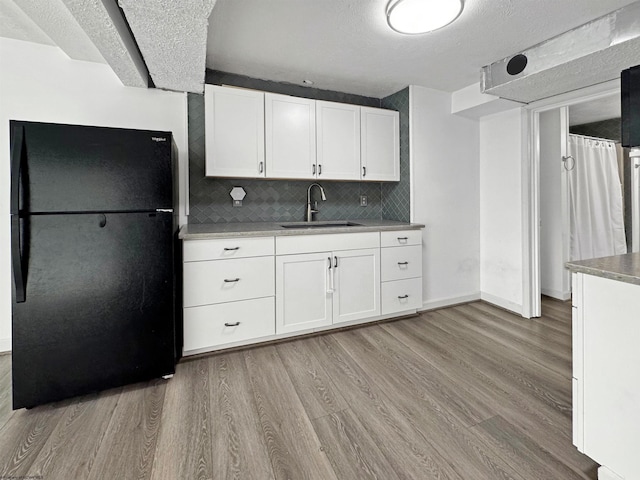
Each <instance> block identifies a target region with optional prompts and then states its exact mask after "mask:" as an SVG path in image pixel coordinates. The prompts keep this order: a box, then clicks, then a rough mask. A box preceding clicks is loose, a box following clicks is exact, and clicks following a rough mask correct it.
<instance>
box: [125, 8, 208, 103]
mask: <svg viewBox="0 0 640 480" xmlns="http://www.w3.org/2000/svg"><path fill="white" fill-rule="evenodd" d="M119 3H120V6H121V7H122V10H123V11H124V12H125V15H126V17H127V21H128V22H129V26H130V27H131V30H132V32H133V34H134V35H135V38H136V41H137V43H138V47H139V48H140V51H141V53H142V56H143V57H144V61H145V63H146V65H147V68H148V69H149V74H150V75H151V78H152V79H153V82H154V84H155V85H156V87H158V88H164V89H168V90H178V91H186V92H195V93H202V92H203V91H204V88H203V85H204V71H205V54H206V44H207V28H208V19H209V15H210V14H211V10H212V9H213V6H214V4H215V0H181V1H179V2H176V1H174V0H120V2H119Z"/></svg>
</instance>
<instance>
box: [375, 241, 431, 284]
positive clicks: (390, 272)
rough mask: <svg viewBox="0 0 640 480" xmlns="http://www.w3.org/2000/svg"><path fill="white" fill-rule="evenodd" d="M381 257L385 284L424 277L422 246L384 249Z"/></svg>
mask: <svg viewBox="0 0 640 480" xmlns="http://www.w3.org/2000/svg"><path fill="white" fill-rule="evenodd" d="M381 255H382V256H381V258H382V260H381V262H380V265H381V270H382V274H381V276H382V281H383V282H387V281H390V280H402V279H405V278H415V277H421V276H422V245H410V246H408V247H389V248H383V249H382V254H381Z"/></svg>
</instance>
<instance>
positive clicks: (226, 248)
mask: <svg viewBox="0 0 640 480" xmlns="http://www.w3.org/2000/svg"><path fill="white" fill-rule="evenodd" d="M234 250H240V247H233V248H229V247H224V251H225V252H232V251H234Z"/></svg>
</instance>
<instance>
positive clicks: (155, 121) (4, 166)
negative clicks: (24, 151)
mask: <svg viewBox="0 0 640 480" xmlns="http://www.w3.org/2000/svg"><path fill="white" fill-rule="evenodd" d="M0 62H1V68H0V146H2V147H1V148H0V219H1V220H0V351H7V350H9V349H10V348H11V343H10V337H11V264H10V226H9V224H10V216H9V173H10V172H9V163H10V162H9V120H10V119H14V120H32V121H42V122H57V123H72V124H86V125H99V126H108V127H125V128H139V129H149V130H164V131H171V132H173V134H174V138H175V142H176V145H177V146H178V150H179V162H180V172H181V178H180V185H186V182H187V177H186V172H187V171H188V170H187V166H188V143H187V104H186V94H184V93H175V92H166V91H161V90H147V89H140V88H130V87H124V86H123V85H122V84H121V83H120V81H119V80H118V78H117V77H116V76H115V74H114V73H113V72H112V71H111V69H110V68H109V67H108V66H107V65H104V64H98V63H91V62H82V61H76V60H71V59H69V58H68V57H67V56H66V55H65V54H64V53H62V51H61V50H59V49H58V48H57V47H51V46H46V45H39V44H34V43H28V42H22V41H19V40H10V39H5V38H0ZM181 190H182V191H181V192H180V222H181V223H186V216H185V213H184V212H185V205H186V201H185V199H186V188H185V189H181Z"/></svg>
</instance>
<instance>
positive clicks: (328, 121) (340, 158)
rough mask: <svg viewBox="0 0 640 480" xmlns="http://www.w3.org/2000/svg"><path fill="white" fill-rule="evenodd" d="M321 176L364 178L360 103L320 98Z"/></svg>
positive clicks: (319, 166)
mask: <svg viewBox="0 0 640 480" xmlns="http://www.w3.org/2000/svg"><path fill="white" fill-rule="evenodd" d="M316 132H317V142H318V145H317V154H318V158H317V170H316V172H317V178H318V179H327V180H360V107H359V106H358V105H347V104H344V103H335V102H323V101H317V102H316Z"/></svg>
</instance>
